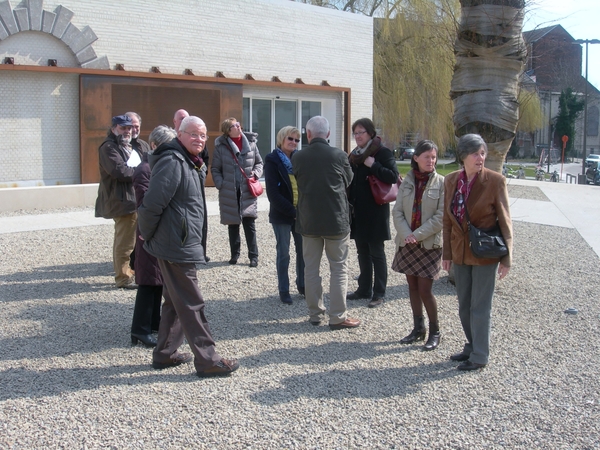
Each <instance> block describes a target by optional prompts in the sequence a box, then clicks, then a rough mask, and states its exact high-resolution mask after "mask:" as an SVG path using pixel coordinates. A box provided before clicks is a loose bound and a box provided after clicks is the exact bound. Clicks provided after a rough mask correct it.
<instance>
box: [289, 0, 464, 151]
mask: <svg viewBox="0 0 600 450" xmlns="http://www.w3.org/2000/svg"><path fill="white" fill-rule="evenodd" d="M300 1H302V2H303V3H311V4H313V5H318V6H323V7H328V8H335V9H339V10H342V11H347V12H352V13H356V14H363V15H367V16H371V17H373V18H374V39H373V121H374V122H375V124H376V126H377V127H378V128H379V129H380V130H381V134H382V135H383V137H384V138H385V140H386V141H387V142H388V143H389V144H393V143H397V142H399V141H400V140H401V139H402V138H403V137H404V136H405V135H407V134H413V135H419V136H420V137H422V138H428V139H432V140H434V141H435V142H436V143H437V144H438V146H439V147H440V148H445V147H446V146H447V145H448V144H450V143H453V141H454V129H453V126H452V100H451V99H450V96H449V95H448V93H449V92H450V82H451V80H452V73H453V67H454V47H453V42H454V38H455V36H456V25H457V16H458V12H459V3H458V0H300Z"/></svg>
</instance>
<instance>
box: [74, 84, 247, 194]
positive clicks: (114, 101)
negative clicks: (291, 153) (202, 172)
mask: <svg viewBox="0 0 600 450" xmlns="http://www.w3.org/2000/svg"><path fill="white" fill-rule="evenodd" d="M242 96H243V87H242V85H241V84H236V83H231V84H224V83H208V82H200V81H179V80H164V79H149V78H136V77H115V76H100V75H81V81H80V131H81V182H82V183H95V182H98V181H99V170H98V147H99V146H100V144H101V143H102V141H103V140H104V138H105V136H106V133H107V131H108V129H109V127H110V121H111V118H112V116H115V115H119V114H124V113H125V112H127V111H135V112H137V113H138V114H139V115H140V116H141V117H142V129H141V134H140V136H141V138H142V139H145V140H147V139H148V136H149V134H150V132H151V131H152V130H153V129H154V128H155V127H156V126H157V125H161V124H165V125H168V126H173V115H174V113H175V111H177V110H178V109H185V110H187V111H188V112H189V113H190V114H191V115H195V116H199V117H201V118H202V119H203V120H204V121H205V122H206V125H207V130H208V134H209V136H210V138H209V141H208V145H207V146H208V149H209V154H210V156H211V157H212V149H213V146H214V140H215V138H216V137H217V136H219V135H220V134H221V132H220V125H221V122H222V120H223V119H225V118H227V117H230V116H233V117H236V118H238V119H240V120H241V115H242ZM207 185H209V186H212V185H213V184H212V177H211V176H210V171H209V178H208V179H207Z"/></svg>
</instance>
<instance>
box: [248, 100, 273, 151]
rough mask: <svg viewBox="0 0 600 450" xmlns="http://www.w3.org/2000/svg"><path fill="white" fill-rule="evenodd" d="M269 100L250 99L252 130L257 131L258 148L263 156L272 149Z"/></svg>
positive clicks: (270, 104)
mask: <svg viewBox="0 0 600 450" xmlns="http://www.w3.org/2000/svg"><path fill="white" fill-rule="evenodd" d="M271 107H272V101H271V100H264V99H257V98H253V99H252V131H253V132H254V133H258V149H259V150H260V155H261V156H262V157H263V159H264V158H265V156H266V155H267V154H268V153H270V152H271V150H273V149H272V148H271V145H272V142H273V126H272V120H271Z"/></svg>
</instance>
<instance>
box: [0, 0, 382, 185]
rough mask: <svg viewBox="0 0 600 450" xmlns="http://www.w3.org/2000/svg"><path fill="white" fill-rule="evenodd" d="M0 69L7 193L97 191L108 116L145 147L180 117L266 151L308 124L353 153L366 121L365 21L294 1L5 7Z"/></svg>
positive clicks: (368, 40) (91, 0)
mask: <svg viewBox="0 0 600 450" xmlns="http://www.w3.org/2000/svg"><path fill="white" fill-rule="evenodd" d="M0 63H1V64H0V94H1V95H2V98H3V107H2V108H1V109H0V130H2V135H3V137H4V138H3V140H2V143H1V144H0V153H1V155H2V164H1V165H0V187H2V188H9V187H26V186H50V185H64V184H78V183H93V182H95V181H97V147H98V145H99V143H101V142H102V139H103V137H104V136H105V135H106V131H107V130H108V127H109V125H110V117H111V116H112V115H114V114H122V113H124V112H125V111H128V110H134V111H136V112H138V113H139V114H141V115H142V118H143V122H142V137H147V135H148V134H149V133H150V131H151V130H152V129H153V128H154V127H155V126H156V125H159V124H161V123H166V124H169V125H171V124H172V122H171V120H172V116H173V113H174V112H175V110H176V109H178V107H183V108H185V109H187V110H188V111H189V112H190V114H195V115H199V116H201V117H202V118H203V119H204V120H205V121H206V122H207V124H208V129H209V130H208V131H209V135H210V136H211V138H212V140H214V138H216V137H217V136H218V135H219V134H220V131H219V124H220V122H221V121H222V120H223V119H224V118H226V117H229V116H230V115H233V116H235V117H237V118H238V119H239V120H240V121H241V122H242V123H243V125H244V128H245V129H246V130H251V131H256V132H258V133H259V148H260V150H261V153H263V155H264V154H266V153H267V152H269V151H271V150H272V149H273V148H274V145H275V135H276V132H277V131H278V129H279V128H281V127H282V126H285V125H295V126H298V127H300V128H301V127H303V126H304V124H305V123H306V120H307V119H308V117H310V116H312V115H315V114H322V115H325V116H326V117H328V119H329V120H330V122H331V125H332V134H331V143H332V144H333V145H336V146H339V147H342V148H346V149H349V148H350V146H351V133H350V131H349V126H350V124H351V123H352V121H353V120H356V119H358V118H360V117H371V115H372V98H373V74H372V73H373V70H372V66H373V25H372V19H371V18H369V17H364V16H360V15H355V14H350V13H345V12H341V11H336V10H331V9H327V8H320V7H315V6H311V5H306V4H302V3H296V2H292V1H288V0H252V1H247V0H230V1H228V2H222V1H221V0H180V1H177V2H165V1H163V0H144V1H139V0H138V1H134V2H131V3H129V4H127V5H124V4H123V3H122V2H117V1H114V0H102V1H100V0H86V1H84V0H62V1H54V0H25V1H23V2H22V3H17V2H16V1H14V0H13V1H12V2H11V1H9V0H3V1H0ZM190 93H191V94H192V95H190ZM196 94H197V95H196ZM179 105H180V106H179ZM212 140H211V142H209V149H210V148H211V147H210V145H211V143H212ZM95 177H96V178H95Z"/></svg>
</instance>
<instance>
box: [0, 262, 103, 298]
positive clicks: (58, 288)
mask: <svg viewBox="0 0 600 450" xmlns="http://www.w3.org/2000/svg"><path fill="white" fill-rule="evenodd" d="M112 270H113V268H112V264H111V263H106V262H94V263H86V264H66V265H63V266H49V267H36V268H34V269H32V270H31V271H28V272H16V273H12V274H10V275H2V276H0V284H1V285H2V290H1V291H0V301H3V302H18V301H23V300H33V299H42V300H45V299H60V298H62V297H65V296H67V295H73V294H80V293H85V292H94V291H98V290H107V289H114V285H113V284H106V283H95V284H90V283H89V281H88V279H89V278H92V277H101V276H107V275H109V274H111V272H112Z"/></svg>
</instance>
